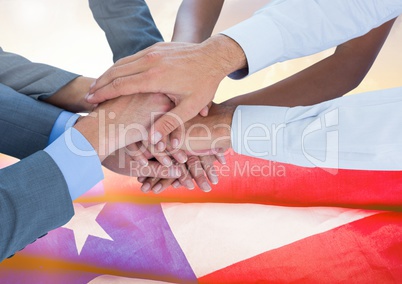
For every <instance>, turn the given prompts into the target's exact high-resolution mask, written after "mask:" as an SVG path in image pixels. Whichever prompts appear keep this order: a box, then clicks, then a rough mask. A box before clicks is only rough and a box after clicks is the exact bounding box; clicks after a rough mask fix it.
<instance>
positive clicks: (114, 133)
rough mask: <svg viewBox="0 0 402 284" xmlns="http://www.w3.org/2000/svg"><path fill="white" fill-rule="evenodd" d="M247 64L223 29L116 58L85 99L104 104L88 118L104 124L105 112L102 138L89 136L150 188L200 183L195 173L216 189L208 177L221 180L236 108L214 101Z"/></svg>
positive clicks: (116, 166)
mask: <svg viewBox="0 0 402 284" xmlns="http://www.w3.org/2000/svg"><path fill="white" fill-rule="evenodd" d="M228 47H234V49H233V48H228ZM233 50H235V52H234V51H233ZM198 51H201V52H198ZM236 52H237V54H236ZM233 58H240V60H234V59H233ZM225 62H226V64H225ZM245 62H246V60H245V57H244V54H243V52H242V50H241V48H240V47H239V46H238V45H237V43H236V42H234V41H233V40H232V39H229V38H227V37H226V36H222V35H218V36H215V37H212V38H211V39H210V40H207V41H205V43H202V44H192V43H173V42H171V43H158V44H155V45H153V46H152V47H150V48H147V49H145V50H143V51H140V52H138V53H136V54H134V55H132V56H128V57H126V58H123V59H121V60H119V61H118V62H116V64H114V65H113V66H112V67H111V68H109V69H108V70H107V71H106V72H105V73H104V74H103V75H102V76H101V77H100V78H98V79H97V80H96V81H95V82H94V83H93V84H92V85H91V87H90V90H89V93H88V94H87V95H86V97H85V99H86V101H87V102H88V103H91V104H94V105H98V104H100V105H99V106H98V107H97V108H96V109H95V111H94V112H93V113H91V114H90V115H89V116H88V118H85V119H83V120H82V121H85V120H89V119H92V120H94V121H93V123H96V122H95V120H98V122H101V121H100V120H101V119H100V115H101V114H102V113H103V117H104V119H105V122H106V127H103V129H104V130H105V131H104V132H105V133H97V135H98V136H99V138H101V137H102V139H98V140H103V141H101V142H99V141H98V142H97V143H98V145H97V144H96V143H95V145H94V144H93V143H92V142H91V141H90V143H91V144H92V145H93V146H94V148H95V149H97V147H101V150H102V151H103V152H101V153H100V152H98V155H100V157H101V160H102V163H103V165H104V166H106V167H107V168H109V169H111V170H112V171H115V172H118V173H121V174H126V175H130V176H137V177H138V181H139V182H141V183H143V185H142V187H141V189H142V191H144V192H148V191H150V190H152V191H154V192H155V193H159V192H161V191H163V190H164V189H166V188H167V187H169V186H170V185H173V187H179V186H185V187H187V188H189V189H193V188H194V187H195V185H194V183H193V181H192V179H194V180H195V182H196V183H197V184H198V186H199V187H200V188H201V189H202V190H203V191H210V190H211V186H210V184H209V183H208V180H207V178H208V179H209V181H210V182H211V183H212V184H216V183H217V182H218V177H217V174H216V170H215V167H214V162H215V161H216V160H217V161H219V162H220V163H225V159H224V156H223V153H224V151H226V150H227V149H228V148H229V147H230V125H231V120H232V116H233V113H234V109H235V108H234V107H232V106H229V105H227V106H225V105H217V104H212V103H211V102H212V99H213V97H214V95H215V92H216V90H217V88H218V86H219V83H220V81H221V80H222V79H223V78H224V77H225V76H227V74H229V73H231V72H233V71H235V70H238V69H240V68H243V67H245ZM173 67H174V68H173ZM201 74H204V76H202V78H200V75H201ZM105 114H106V115H105ZM84 125H86V123H85V124H84ZM122 125H123V127H122ZM117 126H118V127H117ZM76 128H77V129H79V130H80V131H81V132H83V131H85V130H88V129H86V127H83V126H82V125H81V124H80V123H77V125H76ZM94 128H96V127H95V126H94ZM97 128H98V130H99V129H101V128H102V127H101V125H99V127H97ZM109 128H110V129H109ZM90 129H93V128H92V127H91V128H90ZM83 134H84V133H83ZM84 136H86V137H87V135H85V134H84ZM102 157H103V158H102Z"/></svg>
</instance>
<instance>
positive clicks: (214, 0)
mask: <svg viewBox="0 0 402 284" xmlns="http://www.w3.org/2000/svg"><path fill="white" fill-rule="evenodd" d="M223 3H224V0H183V2H182V3H181V5H180V8H179V11H178V13H177V17H176V23H175V26H174V33H173V37H172V41H178V42H180V41H181V42H194V43H199V42H202V41H204V40H206V39H207V38H209V37H210V36H211V34H212V31H213V29H214V27H215V24H216V22H217V20H218V18H219V15H220V12H221V9H222V6H223Z"/></svg>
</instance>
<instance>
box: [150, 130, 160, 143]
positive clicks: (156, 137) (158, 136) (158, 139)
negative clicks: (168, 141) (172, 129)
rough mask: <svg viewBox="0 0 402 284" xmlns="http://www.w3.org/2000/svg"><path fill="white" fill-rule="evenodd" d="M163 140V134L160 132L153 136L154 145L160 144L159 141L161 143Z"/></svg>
mask: <svg viewBox="0 0 402 284" xmlns="http://www.w3.org/2000/svg"><path fill="white" fill-rule="evenodd" d="M161 139H162V134H161V133H160V132H158V131H157V132H155V133H154V135H153V136H152V141H151V142H152V144H154V145H155V144H156V143H158V142H159V141H161Z"/></svg>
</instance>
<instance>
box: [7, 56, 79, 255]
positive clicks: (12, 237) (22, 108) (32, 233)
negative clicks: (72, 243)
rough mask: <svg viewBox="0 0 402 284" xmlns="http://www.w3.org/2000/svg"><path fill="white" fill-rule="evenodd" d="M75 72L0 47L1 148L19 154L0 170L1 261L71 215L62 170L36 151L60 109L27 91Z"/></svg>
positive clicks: (54, 85) (50, 88)
mask: <svg viewBox="0 0 402 284" xmlns="http://www.w3.org/2000/svg"><path fill="white" fill-rule="evenodd" d="M12 62H14V63H15V64H13V63H12ZM75 77H77V75H75V74H72V73H69V72H65V71H63V70H60V69H57V68H53V67H51V66H48V65H43V64H36V63H31V62H29V61H28V60H26V59H25V58H23V57H20V56H18V55H14V54H10V53H4V52H3V51H2V50H0V83H3V84H0V137H1V138H0V152H2V153H5V154H8V155H11V156H14V157H17V158H24V159H23V160H21V161H20V162H18V163H17V164H15V165H13V166H10V167H7V168H5V169H2V170H0V261H2V260H3V259H4V258H6V257H9V256H10V255H13V254H14V253H15V252H16V251H18V250H21V249H23V248H24V247H25V246H26V245H27V244H29V243H32V242H33V241H35V240H36V239H37V238H38V237H40V236H42V235H44V234H46V233H47V232H48V231H50V230H52V229H55V228H57V227H59V226H61V225H63V224H65V223H66V222H67V221H68V220H69V219H70V218H71V217H72V216H73V214H74V211H73V207H72V202H71V197H70V194H69V191H68V188H67V184H66V182H65V179H64V177H63V175H62V173H61V172H60V170H59V168H58V166H57V165H56V163H55V162H54V161H53V159H52V158H51V157H50V156H49V155H48V154H47V153H46V152H44V151H41V150H42V149H44V148H45V147H46V146H47V143H48V139H49V135H50V132H51V130H52V128H53V125H54V123H55V121H56V119H57V118H58V116H59V114H60V112H61V111H62V110H60V109H58V108H56V107H53V106H51V105H49V104H46V103H43V102H40V101H37V100H34V99H33V98H31V97H29V96H27V95H30V96H33V97H41V96H42V95H45V96H48V95H51V94H53V93H54V92H55V91H57V90H58V89H60V88H61V87H63V86H64V85H65V84H67V83H68V82H70V81H71V80H72V79H74V78H75ZM6 85H7V86H6ZM16 90H18V91H19V92H17V91H16ZM41 90H42V91H41Z"/></svg>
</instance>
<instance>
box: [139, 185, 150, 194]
mask: <svg viewBox="0 0 402 284" xmlns="http://www.w3.org/2000/svg"><path fill="white" fill-rule="evenodd" d="M150 189H151V185H150V184H149V183H144V184H143V185H142V186H141V190H142V192H145V193H146V192H148V191H149V190H150Z"/></svg>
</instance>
